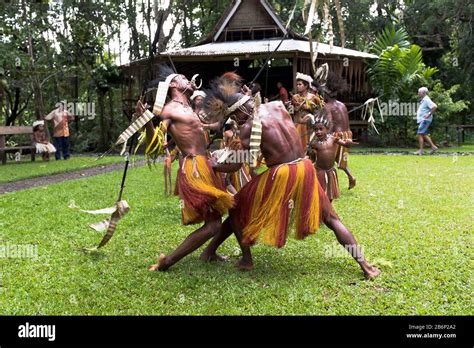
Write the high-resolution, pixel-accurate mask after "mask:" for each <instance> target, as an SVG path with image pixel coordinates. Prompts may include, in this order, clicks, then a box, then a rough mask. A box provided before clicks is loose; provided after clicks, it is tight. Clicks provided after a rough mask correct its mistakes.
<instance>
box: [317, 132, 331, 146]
mask: <svg viewBox="0 0 474 348" xmlns="http://www.w3.org/2000/svg"><path fill="white" fill-rule="evenodd" d="M331 137H332V135H331V134H329V135H326V138H325V139H324V140H318V144H325V143H327V142H328V140H329V138H331Z"/></svg>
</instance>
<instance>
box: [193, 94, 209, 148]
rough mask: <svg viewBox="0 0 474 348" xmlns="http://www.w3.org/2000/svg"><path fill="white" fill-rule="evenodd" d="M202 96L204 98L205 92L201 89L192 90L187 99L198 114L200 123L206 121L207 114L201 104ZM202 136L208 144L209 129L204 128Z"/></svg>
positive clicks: (202, 101)
mask: <svg viewBox="0 0 474 348" xmlns="http://www.w3.org/2000/svg"><path fill="white" fill-rule="evenodd" d="M204 98H206V93H204V92H203V91H194V93H193V94H192V95H191V97H190V98H189V99H190V100H191V103H192V107H193V111H194V113H195V114H196V115H198V117H199V119H200V120H201V122H202V123H207V122H206V117H207V115H206V113H205V112H204V105H203V103H204ZM204 137H205V138H206V142H207V144H208V145H209V143H210V142H211V140H210V137H209V130H207V129H206V128H204Z"/></svg>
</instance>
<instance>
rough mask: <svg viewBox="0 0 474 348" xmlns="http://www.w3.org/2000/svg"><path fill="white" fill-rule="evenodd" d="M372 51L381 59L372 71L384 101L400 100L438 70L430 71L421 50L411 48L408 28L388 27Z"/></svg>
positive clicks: (375, 88)
mask: <svg viewBox="0 0 474 348" xmlns="http://www.w3.org/2000/svg"><path fill="white" fill-rule="evenodd" d="M371 51H372V53H374V54H377V55H378V56H379V59H378V60H377V61H375V62H374V63H373V64H372V66H371V67H370V68H369V69H368V74H369V78H370V82H371V86H372V88H373V89H374V91H375V92H376V93H377V94H379V95H384V99H390V98H395V99H398V98H400V97H401V95H402V94H404V92H405V91H410V90H411V88H412V86H413V85H414V84H415V83H418V82H420V81H426V80H427V79H428V78H429V77H431V76H432V75H433V74H434V73H435V72H437V71H438V69H437V68H431V67H426V66H425V64H424V63H423V57H422V51H421V47H420V46H418V45H414V44H410V42H409V36H408V33H407V32H406V30H405V29H404V28H399V29H395V27H394V26H388V27H386V28H385V29H384V30H383V31H382V33H380V34H379V35H377V39H376V41H375V43H374V45H373V46H372V47H371Z"/></svg>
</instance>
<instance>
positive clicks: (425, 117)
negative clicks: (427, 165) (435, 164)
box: [415, 87, 438, 155]
mask: <svg viewBox="0 0 474 348" xmlns="http://www.w3.org/2000/svg"><path fill="white" fill-rule="evenodd" d="M418 96H419V97H420V98H421V101H420V106H419V107H418V111H417V112H416V123H418V125H419V126H418V132H417V134H418V143H419V145H420V148H419V150H418V151H417V152H415V155H423V148H424V140H426V141H427V142H428V144H430V146H431V153H434V152H435V151H436V150H438V147H437V146H436V145H435V144H434V143H433V141H432V140H431V138H430V137H429V136H428V128H429V126H430V125H431V122H433V113H434V112H435V111H436V108H437V105H436V104H435V103H433V101H432V100H431V99H430V97H428V88H426V87H421V88H420V89H418Z"/></svg>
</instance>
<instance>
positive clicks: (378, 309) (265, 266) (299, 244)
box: [0, 155, 474, 315]
mask: <svg viewBox="0 0 474 348" xmlns="http://www.w3.org/2000/svg"><path fill="white" fill-rule="evenodd" d="M350 165H351V169H352V171H353V172H354V174H355V175H356V176H357V180H358V184H357V187H356V188H355V189H354V190H351V191H348V190H347V179H346V178H345V177H343V173H340V178H341V189H342V197H341V199H339V200H338V201H336V202H335V207H336V210H337V211H338V213H339V215H340V216H341V218H342V220H343V222H344V223H345V224H346V225H347V226H348V227H350V229H351V230H352V231H353V233H354V234H355V236H356V238H357V239H358V241H359V243H360V244H361V245H362V246H363V248H364V251H365V254H366V256H367V258H368V259H369V261H371V262H374V263H375V264H377V265H378V266H379V267H380V268H381V270H382V274H381V276H380V277H379V278H377V279H376V280H374V281H365V280H363V276H362V272H361V270H360V268H359V267H358V265H357V264H356V263H355V262H354V261H353V260H352V259H350V258H349V257H346V256H341V255H339V253H335V252H334V251H335V250H336V251H337V250H340V248H341V247H340V246H338V245H337V243H336V240H335V237H334V235H333V233H332V232H331V231H330V230H328V229H327V228H326V227H322V228H321V229H320V230H319V231H318V233H317V234H316V235H315V236H311V237H309V238H307V239H306V240H304V241H296V240H294V239H290V240H289V241H288V243H287V245H286V246H285V247H284V248H282V249H279V250H277V249H274V248H271V247H267V246H262V245H258V246H256V247H254V248H253V254H254V257H255V266H256V268H255V270H254V271H252V272H242V271H239V270H237V269H236V268H235V267H234V266H233V262H227V263H218V264H216V263H204V262H202V261H200V260H199V259H198V256H199V252H200V250H198V251H196V252H195V253H193V254H191V255H189V256H188V257H186V258H185V259H183V260H182V261H181V262H179V263H178V264H176V265H175V266H173V267H172V268H171V269H170V270H169V271H167V272H165V273H160V272H155V273H150V272H148V270H147V268H148V266H149V265H150V264H152V263H154V261H155V259H156V257H157V256H158V255H159V253H160V252H166V253H168V252H170V251H172V250H173V249H174V248H175V247H176V246H177V245H178V244H179V243H180V242H181V241H182V240H183V239H184V238H185V237H186V236H187V235H188V234H189V233H190V232H191V231H193V227H192V226H187V227H183V226H181V225H180V209H179V204H178V199H177V198H176V197H172V198H166V197H164V196H163V193H162V192H163V188H162V187H163V184H162V183H163V181H162V172H161V170H155V171H149V170H148V168H146V167H140V168H133V169H132V170H131V171H130V172H129V177H128V181H127V187H126V190H125V195H124V198H125V199H127V200H128V202H129V203H130V205H131V211H130V212H129V214H128V215H127V216H126V217H125V218H124V219H123V220H122V221H121V223H120V224H119V226H118V228H117V232H116V234H115V236H114V237H113V238H112V240H111V241H110V242H109V244H108V245H107V246H106V247H105V248H104V249H103V250H101V251H100V252H96V253H91V254H86V253H84V252H82V251H80V250H79V249H80V248H81V247H91V246H93V245H96V244H97V243H98V242H99V241H100V239H101V238H102V235H101V234H98V233H97V232H95V231H93V230H91V229H89V228H88V227H87V224H88V223H92V222H96V221H98V220H100V217H97V216H92V215H87V214H83V213H80V212H77V211H74V210H71V209H69V208H68V207H67V206H68V204H69V203H70V202H71V201H75V203H76V204H77V205H79V206H80V207H81V208H85V209H98V208H104V207H106V206H110V205H112V204H113V203H114V201H115V199H116V196H117V191H118V187H119V184H120V178H121V172H114V173H109V174H105V175H101V176H96V177H92V178H88V179H81V180H76V181H71V182H64V183H60V184H55V185H51V186H48V187H42V188H35V189H30V190H25V191H20V192H18V193H9V194H6V195H2V196H0V216H1V222H0V231H2V232H3V233H2V235H0V245H1V244H4V245H24V244H33V245H37V246H38V257H37V258H36V259H29V258H4V259H0V276H1V277H0V284H1V285H0V315H39V314H44V315H70V314H72V315H82V314H85V315H104V314H108V315H153V314H155V315H216V314H232V315H265V314H268V315H293V314H312V315H351V314H353V315H411V314H413V315H417V314H421V315H456V314H464V315H472V314H474V311H473V306H472V304H473V303H472V280H473V279H472V256H473V254H472V245H473V242H474V240H473V234H472V221H473V219H472V218H473V216H472V212H473V206H472V198H473V196H472V194H473V192H474V180H473V174H472V173H474V158H473V157H470V156H469V157H462V156H460V157H459V158H454V157H450V156H432V157H416V156H384V155H370V156H364V155H354V156H352V157H351V160H350ZM220 252H221V253H223V254H227V255H230V256H231V258H232V261H235V260H236V259H237V257H238V255H239V248H238V246H237V243H236V241H235V238H234V237H232V238H231V239H229V240H228V241H226V243H225V244H224V245H223V247H222V248H221V250H220Z"/></svg>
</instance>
